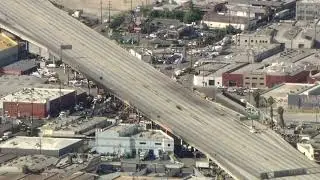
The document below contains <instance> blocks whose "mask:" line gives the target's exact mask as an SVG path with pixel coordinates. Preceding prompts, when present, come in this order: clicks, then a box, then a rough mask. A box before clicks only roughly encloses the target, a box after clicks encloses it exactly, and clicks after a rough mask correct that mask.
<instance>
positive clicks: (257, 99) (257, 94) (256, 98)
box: [252, 91, 260, 108]
mask: <svg viewBox="0 0 320 180" xmlns="http://www.w3.org/2000/svg"><path fill="white" fill-rule="evenodd" d="M252 95H253V99H254V101H255V103H256V107H257V108H259V106H260V91H254V92H253V94H252Z"/></svg>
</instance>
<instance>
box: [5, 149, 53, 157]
mask: <svg viewBox="0 0 320 180" xmlns="http://www.w3.org/2000/svg"><path fill="white" fill-rule="evenodd" d="M1 153H12V154H17V155H21V156H23V155H32V154H40V149H39V148H37V149H19V148H1ZM41 154H43V155H47V156H54V157H59V151H58V150H43V149H42V150H41Z"/></svg>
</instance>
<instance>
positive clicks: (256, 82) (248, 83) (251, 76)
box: [243, 72, 266, 89]
mask: <svg viewBox="0 0 320 180" xmlns="http://www.w3.org/2000/svg"><path fill="white" fill-rule="evenodd" d="M243 85H244V87H250V88H259V89H264V88H266V74H265V73H259V72H248V73H244V74H243Z"/></svg>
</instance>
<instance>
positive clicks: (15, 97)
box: [1, 88, 75, 103]
mask: <svg viewBox="0 0 320 180" xmlns="http://www.w3.org/2000/svg"><path fill="white" fill-rule="evenodd" d="M72 92H75V90H74V89H61V90H60V89H46V88H24V89H22V90H20V91H18V92H15V93H12V94H9V95H7V96H5V97H3V98H1V100H2V101H3V102H20V103H21V102H26V103H46V102H47V101H52V100H54V99H57V98H59V97H60V96H63V95H66V94H69V93H72Z"/></svg>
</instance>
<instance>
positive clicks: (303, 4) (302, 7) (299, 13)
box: [296, 0, 320, 22]
mask: <svg viewBox="0 0 320 180" xmlns="http://www.w3.org/2000/svg"><path fill="white" fill-rule="evenodd" d="M319 15H320V1H319V0H298V1H297V3H296V20H302V21H312V22H313V20H314V19H315V18H319Z"/></svg>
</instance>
